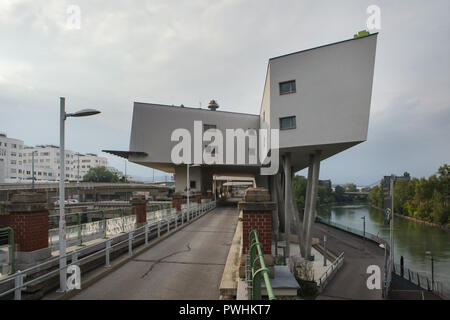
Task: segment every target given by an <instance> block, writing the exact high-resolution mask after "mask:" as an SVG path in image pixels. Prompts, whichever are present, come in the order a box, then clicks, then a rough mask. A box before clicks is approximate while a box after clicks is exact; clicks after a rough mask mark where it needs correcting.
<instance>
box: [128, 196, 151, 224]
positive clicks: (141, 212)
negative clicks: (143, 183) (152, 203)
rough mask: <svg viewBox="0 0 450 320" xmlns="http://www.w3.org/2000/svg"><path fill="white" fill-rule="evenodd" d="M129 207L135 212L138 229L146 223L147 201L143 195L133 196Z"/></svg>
mask: <svg viewBox="0 0 450 320" xmlns="http://www.w3.org/2000/svg"><path fill="white" fill-rule="evenodd" d="M131 206H132V207H134V208H135V210H136V223H137V226H138V228H139V227H141V226H143V225H145V224H146V223H147V200H146V199H145V196H144V195H134V196H133V198H132V199H131Z"/></svg>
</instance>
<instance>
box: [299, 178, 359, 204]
mask: <svg viewBox="0 0 450 320" xmlns="http://www.w3.org/2000/svg"><path fill="white" fill-rule="evenodd" d="M352 185H353V186H354V188H355V189H356V185H354V184H352ZM306 186H307V179H306V178H305V177H303V176H295V177H294V180H293V188H294V195H295V200H296V202H297V207H298V208H299V210H300V211H301V210H302V209H303V208H304V207H305V197H306ZM356 191H357V189H356ZM345 192H346V189H345V188H344V187H343V186H339V185H338V186H336V187H335V191H331V190H329V189H328V188H327V187H325V186H318V188H317V203H318V204H330V203H348V202H355V201H367V199H365V197H362V198H359V197H358V196H356V197H355V196H350V195H346V194H345Z"/></svg>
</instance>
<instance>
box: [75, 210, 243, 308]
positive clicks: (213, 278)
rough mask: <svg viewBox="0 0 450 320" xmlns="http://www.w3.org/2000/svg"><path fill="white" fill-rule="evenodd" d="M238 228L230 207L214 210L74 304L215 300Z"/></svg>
mask: <svg viewBox="0 0 450 320" xmlns="http://www.w3.org/2000/svg"><path fill="white" fill-rule="evenodd" d="M237 222H238V211H237V209H236V208H235V207H226V208H220V207H219V208H216V209H214V210H213V211H212V212H211V213H209V214H207V215H205V216H204V217H202V218H200V219H199V220H197V221H195V222H193V223H192V224H190V225H188V226H187V227H185V228H184V229H182V230H180V231H178V232H177V233H175V234H173V235H172V236H170V237H168V238H167V239H165V240H164V241H162V242H160V243H158V244H157V245H155V246H154V247H153V248H150V249H149V250H147V251H145V252H144V253H142V254H141V255H139V256H137V257H136V258H134V259H133V260H131V261H130V262H128V263H126V264H124V265H123V266H122V267H120V268H119V269H117V270H116V271H114V272H112V273H110V274H109V275H107V276H106V277H104V278H103V279H101V280H100V281H98V282H97V283H95V284H93V285H92V286H90V287H88V288H86V289H85V290H82V291H81V292H80V293H79V294H78V295H76V296H75V297H74V298H73V299H78V300H79V299H89V300H90V299H98V300H101V299H113V300H127V299H151V300H153V299H162V300H183V299H206V300H215V299H219V283H220V280H221V277H222V274H223V270H224V267H225V262H226V259H227V255H228V252H229V249H230V245H231V242H232V239H233V235H234V232H235V229H236V225H237Z"/></svg>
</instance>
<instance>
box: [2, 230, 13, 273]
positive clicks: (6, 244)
mask: <svg viewBox="0 0 450 320" xmlns="http://www.w3.org/2000/svg"><path fill="white" fill-rule="evenodd" d="M10 273H14V230H13V229H12V228H10V227H2V228H0V275H4V274H10Z"/></svg>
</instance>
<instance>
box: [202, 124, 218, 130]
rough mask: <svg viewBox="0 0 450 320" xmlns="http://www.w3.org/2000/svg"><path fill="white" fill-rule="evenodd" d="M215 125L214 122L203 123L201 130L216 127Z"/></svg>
mask: <svg viewBox="0 0 450 320" xmlns="http://www.w3.org/2000/svg"><path fill="white" fill-rule="evenodd" d="M216 128H217V126H216V125H215V124H204V125H203V132H205V131H207V130H209V129H216Z"/></svg>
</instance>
